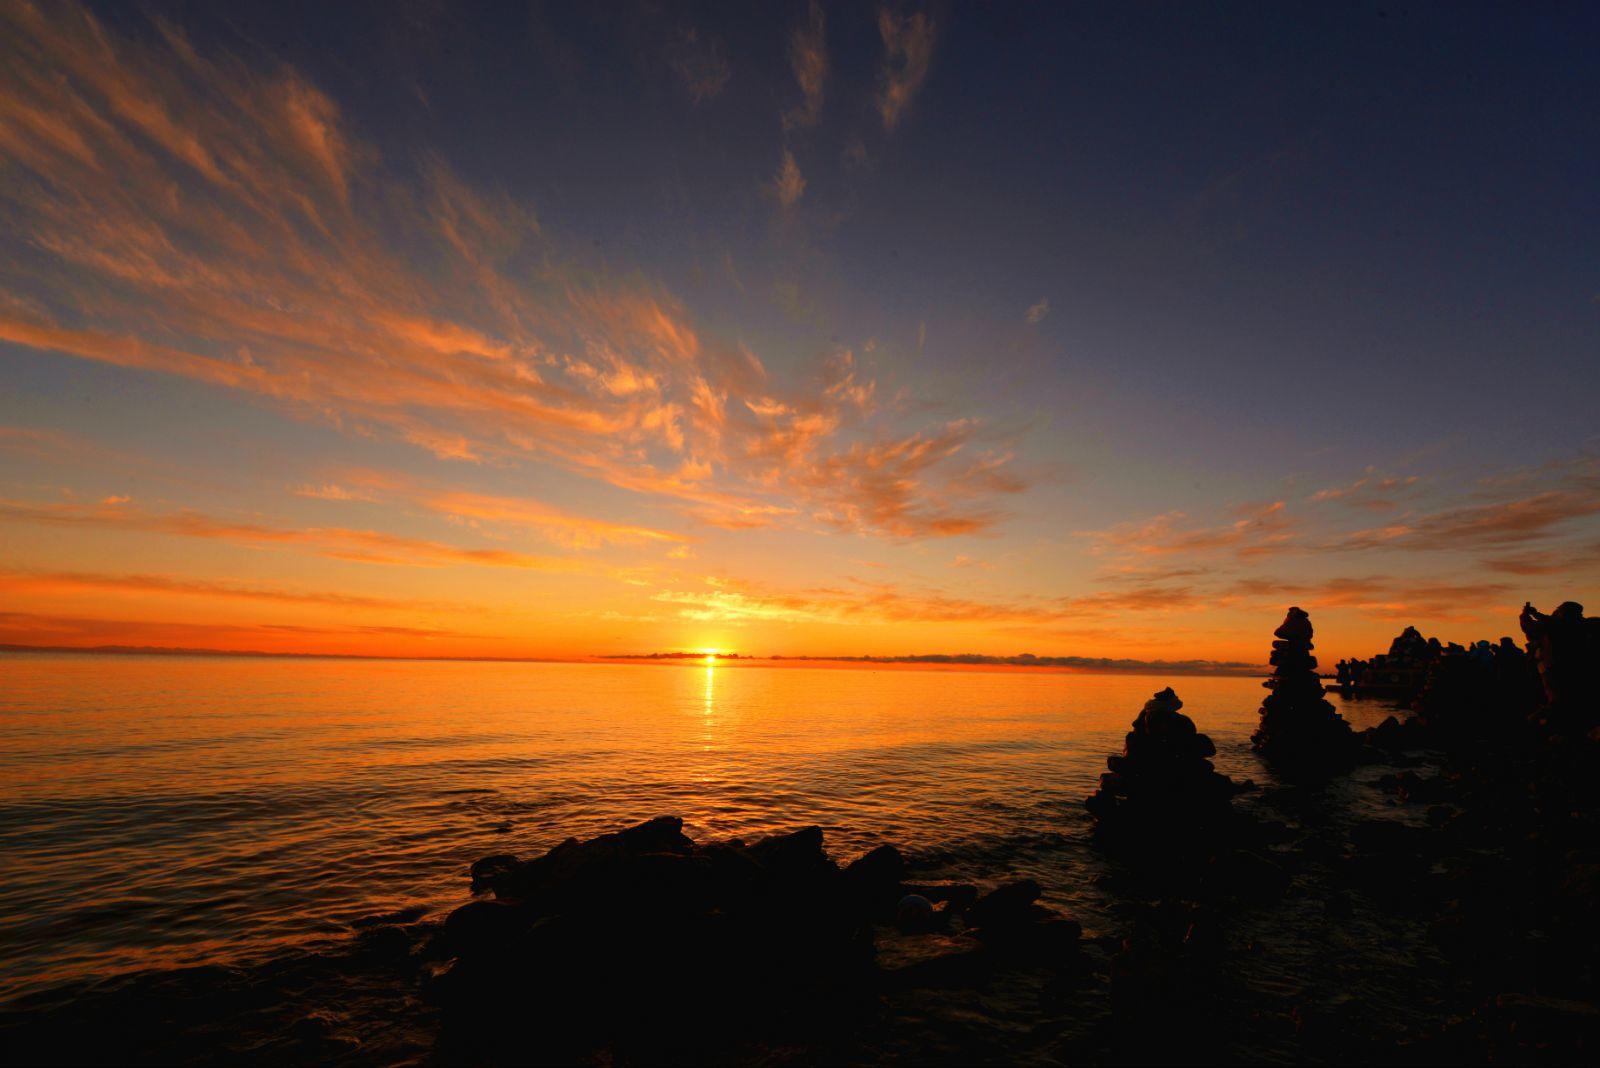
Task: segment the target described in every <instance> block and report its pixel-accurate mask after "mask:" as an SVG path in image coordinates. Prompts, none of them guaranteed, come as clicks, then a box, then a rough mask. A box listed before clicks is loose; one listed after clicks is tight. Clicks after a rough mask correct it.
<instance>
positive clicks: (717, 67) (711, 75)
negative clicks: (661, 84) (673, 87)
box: [666, 26, 733, 104]
mask: <svg viewBox="0 0 1600 1068" xmlns="http://www.w3.org/2000/svg"><path fill="white" fill-rule="evenodd" d="M666 60H667V66H668V67H669V68H670V69H671V70H672V73H673V74H674V75H676V76H677V78H678V81H679V82H680V83H681V84H682V85H683V89H684V91H685V92H686V93H688V94H689V99H690V100H693V101H694V102H695V103H696V104H702V103H704V102H706V101H707V100H712V99H714V98H716V97H717V96H718V95H719V94H720V93H721V92H722V89H723V87H724V86H725V85H727V84H728V79H729V78H730V77H731V76H732V75H733V67H732V66H731V65H730V64H729V62H728V56H727V50H726V49H725V48H724V47H723V44H722V41H721V40H720V39H719V38H717V37H714V36H712V35H711V34H708V33H705V32H703V31H701V30H700V29H698V28H696V27H693V26H690V27H686V28H684V29H681V30H679V31H678V32H677V33H676V34H674V35H673V36H672V37H671V38H670V40H669V41H668V43H667V48H666Z"/></svg>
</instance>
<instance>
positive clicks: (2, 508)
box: [0, 500, 615, 575]
mask: <svg viewBox="0 0 1600 1068" xmlns="http://www.w3.org/2000/svg"><path fill="white" fill-rule="evenodd" d="M0 521H6V522H23V523H38V524H45V525H49V526H63V527H98V528H108V529H115V530H133V531H142V532H145V533H151V534H166V535H172V536H176V537H184V538H206V539H210V540H214V541H225V542H232V543H234V544H236V545H249V546H254V547H257V548H274V547H291V548H299V549H302V550H304V551H306V552H309V553H312V554H314V555H317V556H326V557H330V558H332V559H336V560H350V561H355V562H358V563H364V564H389V565H399V566H408V567H453V566H463V565H467V566H474V567H511V568H523V569H528V570H534V571H555V572H571V573H606V574H613V575H614V574H615V572H614V571H610V570H606V569H599V568H597V567H594V566H590V565H587V564H585V563H584V562H583V561H579V560H572V559H567V558H562V557H552V556H532V555H529V554H527V553H519V552H513V551H511V550H509V549H480V548H468V547H463V546H459V545H449V544H446V543H443V542H437V541H428V540H425V539H421V538H406V537H401V536H399V535H396V534H386V533H383V532H382V531H376V530H352V529H349V528H345V527H311V528H307V529H303V530H301V529H294V528H290V527H274V526H267V525H265V524H259V523H243V522H234V521H230V520H225V519H218V518H215V517H213V516H208V515H205V514H203V513H199V512H189V511H184V512H167V513H150V512H144V511H141V510H139V509H135V508H126V507H120V506H116V507H106V506H101V507H84V506H79V505H64V504H55V505H38V504H26V503H22V502H17V501H5V500H0Z"/></svg>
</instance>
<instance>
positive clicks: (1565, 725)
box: [1518, 601, 1600, 733]
mask: <svg viewBox="0 0 1600 1068" xmlns="http://www.w3.org/2000/svg"><path fill="white" fill-rule="evenodd" d="M1518 622H1519V623H1521V625H1522V633H1523V634H1524V635H1526V636H1527V638H1528V652H1529V654H1531V655H1532V656H1533V659H1534V662H1535V663H1536V664H1538V666H1539V681H1540V682H1541V683H1542V684H1543V686H1544V695H1545V701H1546V705H1545V718H1546V719H1548V720H1549V721H1550V723H1551V725H1552V726H1553V727H1555V728H1556V730H1557V731H1558V732H1560V733H1568V732H1573V733H1583V732H1585V731H1587V730H1588V729H1589V728H1590V727H1592V726H1593V725H1594V723H1595V721H1596V720H1597V719H1600V707H1597V706H1600V680H1597V679H1596V674H1595V667H1596V661H1597V659H1600V619H1585V618H1584V615H1583V605H1581V604H1579V603H1578V602H1576V601H1565V602H1563V603H1562V604H1561V605H1560V606H1559V607H1557V608H1556V610H1555V611H1554V612H1551V613H1550V614H1549V615H1545V614H1544V613H1542V612H1540V611H1539V610H1538V609H1536V608H1534V607H1533V604H1532V603H1531V602H1529V603H1526V604H1524V605H1523V606H1522V615H1521V617H1520V619H1519V620H1518Z"/></svg>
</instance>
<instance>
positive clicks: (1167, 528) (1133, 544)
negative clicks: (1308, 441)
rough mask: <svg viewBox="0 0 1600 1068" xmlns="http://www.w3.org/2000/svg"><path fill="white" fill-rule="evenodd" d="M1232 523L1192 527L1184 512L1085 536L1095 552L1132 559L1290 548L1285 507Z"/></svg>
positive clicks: (1257, 508) (1291, 530) (1261, 508)
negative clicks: (1133, 556) (1180, 554)
mask: <svg viewBox="0 0 1600 1068" xmlns="http://www.w3.org/2000/svg"><path fill="white" fill-rule="evenodd" d="M1243 512H1244V514H1243V515H1242V516H1241V517H1240V518H1239V519H1237V520H1235V521H1234V522H1232V523H1228V524H1224V525H1221V526H1214V527H1205V526H1198V527H1197V526H1193V525H1190V524H1189V523H1188V522H1187V519H1188V517H1187V516H1186V515H1185V514H1184V513H1183V512H1167V513H1166V514H1164V515H1158V516H1156V517H1154V518H1152V519H1147V520H1144V521H1142V522H1137V523H1120V524H1118V525H1116V526H1114V527H1111V528H1109V529H1107V530H1103V531H1088V532H1086V533H1087V535H1088V536H1089V537H1090V538H1092V539H1093V540H1094V545H1095V549H1096V550H1097V551H1100V552H1113V553H1129V554H1133V555H1135V556H1162V555H1167V554H1174V553H1206V552H1215V551H1218V550H1228V551H1232V552H1236V553H1238V554H1239V555H1241V556H1263V555H1266V554H1269V553H1275V552H1282V551H1284V550H1286V549H1288V548H1292V547H1294V540H1295V537H1296V529H1295V524H1294V523H1293V522H1292V521H1291V520H1290V519H1289V517H1288V516H1286V515H1285V514H1284V502H1283V501H1273V502H1271V503H1269V504H1265V505H1252V506H1249V507H1247V508H1245V509H1243Z"/></svg>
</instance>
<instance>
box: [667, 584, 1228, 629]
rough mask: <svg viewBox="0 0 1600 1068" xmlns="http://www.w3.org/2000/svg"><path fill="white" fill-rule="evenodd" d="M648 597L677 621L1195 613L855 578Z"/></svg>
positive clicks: (1159, 591)
mask: <svg viewBox="0 0 1600 1068" xmlns="http://www.w3.org/2000/svg"><path fill="white" fill-rule="evenodd" d="M654 599H655V600H656V601H659V602H661V603H663V604H670V605H676V606H678V614H679V616H680V617H681V618H683V619H686V620H692V621H695V622H715V623H729V624H735V625H738V624H746V623H758V622H769V623H834V624H845V625H875V624H886V623H894V624H909V623H917V624H951V623H993V624H1011V625H1024V626H1044V625H1049V624H1054V623H1059V622H1063V621H1067V620H1075V619H1085V618H1103V617H1108V616H1114V615H1117V614H1119V613H1125V612H1155V613H1168V612H1175V611H1183V610H1188V609H1193V608H1196V607H1198V606H1199V605H1200V604H1201V602H1200V600H1199V598H1198V596H1197V595H1196V593H1195V591H1194V590H1193V589H1191V588H1188V587H1176V586H1167V587H1141V588H1136V589H1128V590H1119V591H1110V592H1100V593H1095V594H1090V595H1087V596H1082V597H1034V598H1025V599H1010V600H1005V599H984V598H974V597H962V596H954V595H951V594H948V593H945V592H942V591H939V590H928V589H919V588H915V587H906V586H902V585H900V584H897V583H893V582H863V581H859V580H857V581H856V582H854V583H853V584H852V585H850V586H846V587H826V588H820V589H809V590H777V589H771V588H767V587H762V586H758V585H756V584H753V583H748V582H738V581H733V580H729V579H723V578H716V577H712V578H708V579H707V580H706V584H705V588H703V589H689V590H661V591H658V592H657V593H656V594H654Z"/></svg>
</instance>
